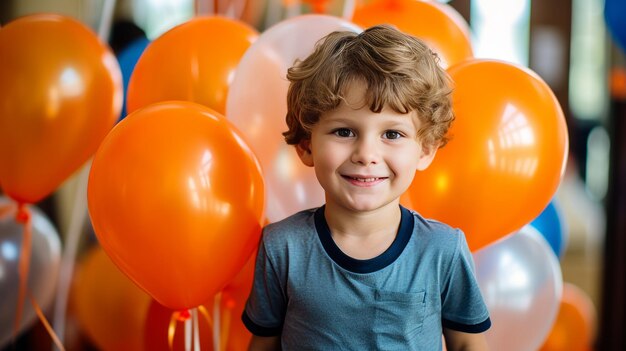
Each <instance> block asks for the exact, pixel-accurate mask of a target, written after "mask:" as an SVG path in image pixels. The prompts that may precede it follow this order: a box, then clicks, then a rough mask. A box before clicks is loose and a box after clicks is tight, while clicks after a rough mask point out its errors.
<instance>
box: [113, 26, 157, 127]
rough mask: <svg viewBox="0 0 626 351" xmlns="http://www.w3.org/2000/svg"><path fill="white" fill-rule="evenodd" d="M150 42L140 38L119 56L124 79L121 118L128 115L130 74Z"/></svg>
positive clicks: (118, 59)
mask: <svg viewBox="0 0 626 351" xmlns="http://www.w3.org/2000/svg"><path fill="white" fill-rule="evenodd" d="M148 44H150V41H149V40H148V39H146V38H139V39H137V40H135V41H133V42H132V43H130V44H128V46H126V47H125V48H124V50H122V51H121V52H120V53H119V55H118V56H117V61H118V62H119V63H120V68H121V69H122V79H123V81H124V104H123V105H122V114H121V115H120V120H122V119H123V118H124V117H126V92H127V91H128V82H129V81H130V76H131V74H132V73H133V70H134V69H135V65H136V64H137V61H138V60H139V57H141V54H143V51H144V50H145V49H146V47H147V46H148Z"/></svg>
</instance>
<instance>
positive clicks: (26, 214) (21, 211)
mask: <svg viewBox="0 0 626 351" xmlns="http://www.w3.org/2000/svg"><path fill="white" fill-rule="evenodd" d="M15 220H16V221H17V222H18V223H22V224H24V223H27V222H28V221H29V220H30V211H29V210H28V207H26V204H22V203H21V204H19V205H18V207H17V214H16V215H15Z"/></svg>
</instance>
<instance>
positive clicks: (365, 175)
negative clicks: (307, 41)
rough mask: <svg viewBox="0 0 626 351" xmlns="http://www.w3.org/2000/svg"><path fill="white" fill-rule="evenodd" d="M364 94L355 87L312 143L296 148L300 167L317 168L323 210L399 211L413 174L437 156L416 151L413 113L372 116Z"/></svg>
mask: <svg viewBox="0 0 626 351" xmlns="http://www.w3.org/2000/svg"><path fill="white" fill-rule="evenodd" d="M364 92H365V87H364V85H363V84H359V85H357V84H353V85H352V86H351V87H350V89H349V91H348V94H347V96H346V99H345V101H344V102H342V103H341V105H340V106H339V107H338V108H337V109H335V110H333V111H330V112H327V113H325V114H323V115H322V116H321V118H320V120H319V122H318V123H317V124H316V125H315V126H314V127H313V130H312V131H311V139H310V140H307V141H303V142H302V143H300V144H299V145H297V150H298V154H299V156H300V158H301V160H302V162H303V163H304V164H306V165H307V166H312V167H315V174H316V176H317V179H318V181H319V182H320V184H321V185H322V187H323V188H324V190H325V192H326V202H327V204H333V205H338V206H341V207H344V208H346V209H349V210H353V211H372V210H376V209H378V208H381V207H383V206H386V205H389V204H392V203H393V204H394V205H397V203H398V202H399V198H400V195H402V194H403V193H404V191H405V190H406V189H407V188H408V187H409V186H410V185H411V181H412V180H413V177H414V175H415V171H416V170H424V169H426V167H428V165H430V162H431V161H432V159H433V157H434V155H435V152H436V148H428V149H426V150H424V149H423V148H422V146H421V145H420V142H419V140H418V139H417V132H418V130H419V128H420V122H419V119H418V118H417V116H416V115H415V112H412V113H410V114H400V113H397V112H394V111H393V110H391V109H388V108H385V109H383V111H382V112H381V113H374V112H372V111H370V110H369V106H367V104H365V103H364Z"/></svg>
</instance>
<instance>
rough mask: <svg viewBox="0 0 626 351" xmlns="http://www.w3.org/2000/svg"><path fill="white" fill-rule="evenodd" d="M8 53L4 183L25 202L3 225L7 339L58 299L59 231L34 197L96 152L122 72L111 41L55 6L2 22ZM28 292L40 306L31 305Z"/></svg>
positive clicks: (2, 109) (0, 117) (3, 85)
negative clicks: (57, 12) (9, 324)
mask: <svg viewBox="0 0 626 351" xmlns="http://www.w3.org/2000/svg"><path fill="white" fill-rule="evenodd" d="M0 56H1V62H2V65H0V77H2V79H0V186H1V187H2V191H3V193H4V194H6V195H7V196H8V198H10V202H11V203H14V204H15V203H17V204H18V212H17V215H16V214H15V213H14V214H13V217H14V219H13V218H12V222H10V224H11V225H9V226H5V227H3V228H1V229H0V235H2V237H3V239H2V240H3V241H5V242H4V243H3V246H2V247H3V254H5V253H6V255H8V256H7V257H5V258H6V259H7V260H6V261H3V262H4V263H6V265H5V267H3V269H2V271H3V272H4V273H3V274H2V276H3V277H4V278H6V281H7V282H10V283H11V286H7V287H5V288H3V289H2V293H3V294H4V293H6V294H8V295H6V296H3V298H2V302H3V303H6V304H7V305H6V306H4V307H3V308H2V318H3V321H2V331H3V333H2V343H4V342H5V341H6V337H7V336H6V335H5V334H4V333H5V331H6V333H12V334H13V336H15V334H16V331H20V330H23V328H24V327H25V326H26V325H30V324H31V323H32V321H33V317H34V315H35V312H34V311H35V309H34V308H35V306H37V305H38V306H41V307H42V308H46V307H47V306H48V305H49V303H50V301H51V299H52V297H53V296H54V289H55V287H56V280H57V279H56V277H57V274H58V270H59V261H60V260H59V256H60V244H59V240H58V238H57V237H58V235H57V234H56V231H55V230H54V228H53V227H52V226H51V225H49V224H48V225H46V224H45V223H48V221H47V219H45V217H44V216H43V215H42V214H41V213H40V212H39V211H37V210H36V209H34V208H33V207H32V206H28V204H34V203H37V202H39V201H41V200H42V199H43V198H45V197H46V196H48V195H50V194H51V193H52V192H53V191H55V190H56V188H57V187H58V186H59V185H60V184H61V183H62V182H64V181H65V180H66V179H67V178H68V177H69V176H70V175H71V174H72V173H74V172H75V171H76V170H77V169H78V168H79V167H80V166H82V165H83V164H84V163H85V162H86V161H87V160H88V159H89V158H90V157H91V156H92V155H93V153H94V152H95V151H96V149H97V148H98V146H99V145H100V142H101V141H102V140H103V139H104V137H105V135H106V134H107V133H108V131H109V130H110V129H111V127H113V125H114V124H115V121H116V120H117V117H118V116H119V113H120V108H121V104H122V90H121V86H122V79H121V74H120V68H119V65H117V62H116V60H115V57H114V56H113V53H112V51H111V50H110V48H109V47H108V46H107V45H105V44H103V43H102V42H101V41H100V40H99V39H98V37H97V36H96V35H95V34H94V33H93V32H92V31H91V30H90V29H89V28H87V27H86V26H85V25H83V24H81V23H80V22H78V21H76V20H73V19H70V18H68V17H65V16H60V15H55V14H37V15H30V16H25V17H21V18H18V19H16V20H14V21H12V22H10V23H8V24H7V25H5V26H3V27H2V28H1V29H0ZM42 58H43V59H42ZM16 216H17V217H16ZM16 221H17V222H16ZM18 223H19V224H18ZM42 223H43V224H42ZM30 228H32V230H31V229H30ZM18 232H19V233H18ZM18 234H19V235H18ZM5 244H6V245H5ZM5 248H6V251H5V250H4V249H5ZM9 256H11V257H9ZM4 263H3V265H4ZM16 269H18V271H19V272H20V274H19V275H17V276H16V275H14V273H15V272H16ZM16 277H18V278H19V279H18V281H17V283H16V281H15V278H16ZM29 291H32V293H33V295H34V296H33V297H34V299H33V301H34V304H33V308H31V307H30V304H29V303H26V304H23V301H25V300H26V296H27V294H29ZM26 301H27V300H26ZM4 318H9V319H12V320H14V321H16V326H15V328H11V327H6V324H5V320H4ZM40 318H42V317H41V315H40ZM17 321H22V323H21V324H17Z"/></svg>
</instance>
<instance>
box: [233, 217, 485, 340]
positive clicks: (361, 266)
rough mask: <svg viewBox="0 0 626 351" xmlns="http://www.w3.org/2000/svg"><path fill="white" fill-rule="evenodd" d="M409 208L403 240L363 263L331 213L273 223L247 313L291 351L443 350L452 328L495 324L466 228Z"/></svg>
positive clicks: (254, 325)
mask: <svg viewBox="0 0 626 351" xmlns="http://www.w3.org/2000/svg"><path fill="white" fill-rule="evenodd" d="M401 210H402V219H401V223H400V227H399V229H398V233H397V235H396V238H395V239H394V241H393V243H392V244H391V246H390V247H389V248H388V249H387V250H386V251H385V252H383V253H382V254H380V255H379V256H377V257H375V258H372V259H367V260H358V259H354V258H352V257H349V256H347V255H346V254H344V253H343V252H342V251H341V250H340V249H339V247H338V246H337V245H336V244H335V242H334V241H333V239H332V237H331V233H330V229H329V228H328V224H327V223H326V219H325V217H324V207H321V208H319V209H312V210H307V211H302V212H299V213H297V214H295V215H293V216H291V217H289V218H286V219H285V220H283V221H280V222H277V223H273V224H270V225H268V226H267V227H266V228H265V229H264V231H263V237H262V239H261V244H260V247H259V251H258V256H257V261H256V268H255V274H254V285H253V288H252V292H251V294H250V297H249V299H248V302H247V304H246V307H245V311H244V314H243V316H242V319H243V322H244V324H245V325H246V327H247V328H248V329H249V330H250V332H252V333H253V334H255V335H260V336H278V335H280V336H281V345H282V349H283V350H324V351H325V350H441V349H442V344H441V334H442V327H446V328H450V329H454V330H459V331H464V332H470V333H477V332H483V331H485V330H487V329H488V328H489V327H490V325H491V321H490V319H489V312H488V311H487V307H486V305H485V303H484V301H483V298H482V295H481V293H480V290H479V287H478V284H477V282H476V279H475V277H474V274H473V269H474V266H473V261H472V256H471V254H470V252H469V249H468V247H467V243H466V241H465V236H464V235H463V233H462V232H461V231H459V230H458V229H453V228H451V227H449V226H448V225H445V224H443V223H440V222H437V221H433V220H427V219H424V218H423V217H421V216H420V215H419V214H418V213H416V212H412V211H409V210H407V209H405V208H401Z"/></svg>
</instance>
